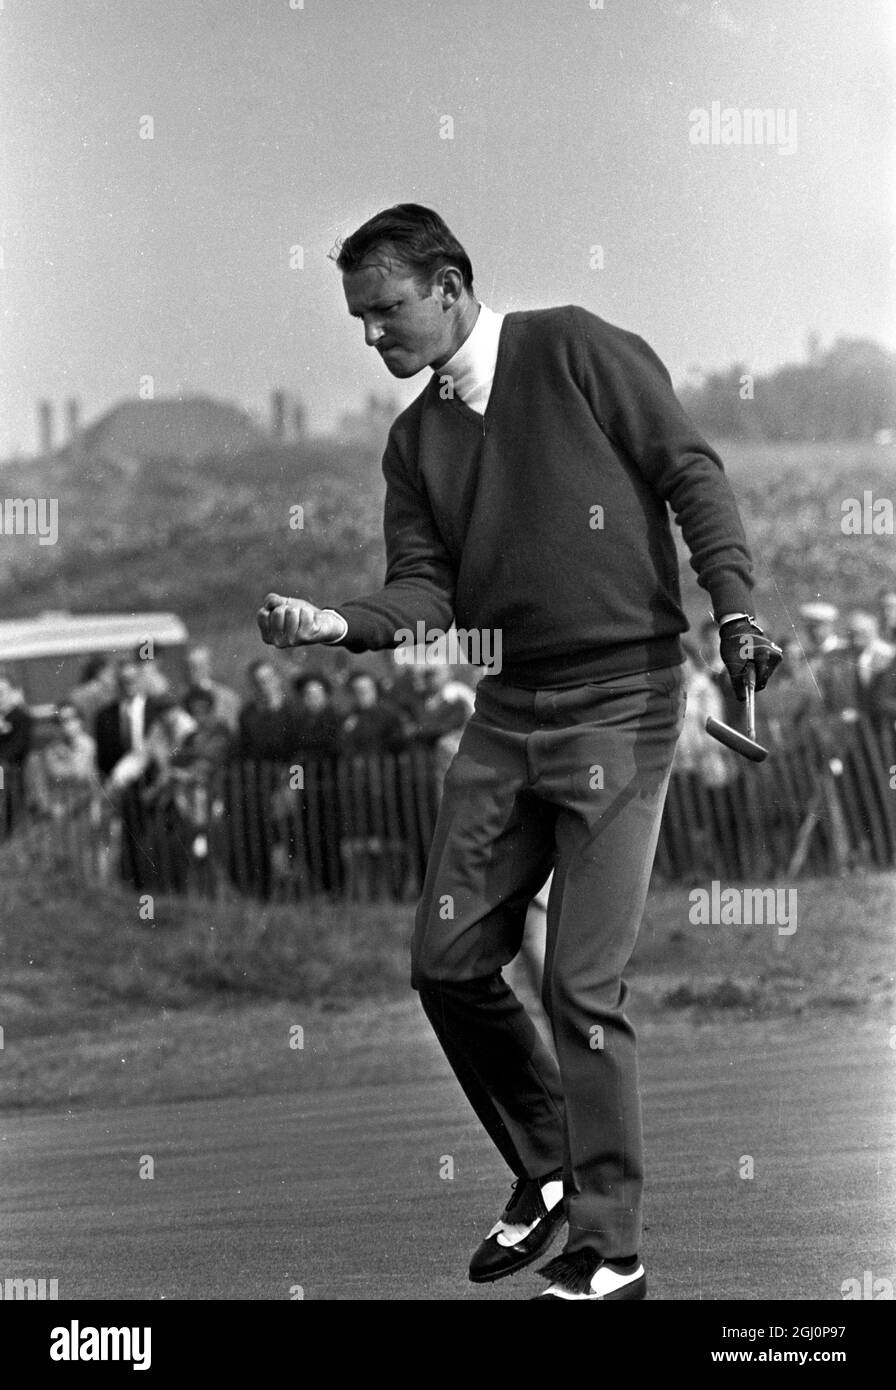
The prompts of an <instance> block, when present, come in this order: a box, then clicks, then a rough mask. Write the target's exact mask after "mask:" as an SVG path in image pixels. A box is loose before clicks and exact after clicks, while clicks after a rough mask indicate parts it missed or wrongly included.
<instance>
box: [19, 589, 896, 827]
mask: <svg viewBox="0 0 896 1390" xmlns="http://www.w3.org/2000/svg"><path fill="white" fill-rule="evenodd" d="M799 620H800V622H799V628H798V630H796V631H790V632H788V633H787V634H783V635H781V636H779V637H778V641H779V643H780V645H781V646H783V648H784V650H785V658H786V659H785V661H784V663H783V665H782V666H781V668H780V670H779V671H778V672H777V674H776V677H775V680H774V681H773V682H771V684H770V686H769V688H768V690H767V691H765V692H763V694H762V696H761V698H760V699H759V700H758V701H757V710H756V715H757V737H758V738H759V740H760V741H761V742H764V743H767V744H768V745H769V746H771V747H772V748H774V747H776V746H783V745H784V744H785V743H786V742H787V741H788V739H789V738H790V736H791V734H792V732H793V731H794V730H799V729H801V728H803V727H804V726H805V724H806V723H807V721H812V722H814V723H815V724H816V725H819V726H824V728H825V730H826V738H827V740H828V746H829V748H831V749H832V750H833V751H836V744H837V740H838V738H841V739H842V738H844V737H845V732H844V731H845V728H846V726H848V725H850V724H854V723H855V722H857V721H858V720H859V719H861V718H862V717H866V718H867V719H869V720H871V721H872V722H873V723H875V724H881V723H883V724H886V725H888V726H889V728H890V729H891V730H892V729H893V728H894V727H896V586H893V587H886V588H884V589H882V590H881V592H880V593H879V594H878V598H877V611H876V612H872V611H870V610H865V609H857V610H854V611H851V612H848V613H847V614H845V616H843V617H842V618H841V615H840V613H839V612H838V610H837V608H836V607H835V606H834V605H833V604H831V603H829V602H826V601H824V600H822V599H818V600H816V601H814V602H811V603H807V604H805V605H803V607H802V608H801V609H800V610H799ZM684 647H685V654H686V679H687V690H688V702H687V713H686V717H685V723H684V728H683V730H682V735H681V738H680V741H679V745H678V750H677V754H676V761H675V770H676V772H677V773H679V774H680V775H681V776H682V777H683V778H684V779H688V778H691V779H698V780H699V781H700V782H701V783H702V784H703V785H705V786H706V787H708V788H711V789H713V788H715V789H719V788H724V787H725V786H726V785H727V784H728V783H730V782H731V781H733V780H734V779H735V778H736V776H737V775H738V772H739V770H740V769H739V766H738V762H739V760H738V759H737V757H736V756H735V755H734V754H732V753H731V752H730V751H729V750H727V749H725V748H723V747H722V746H721V745H720V744H718V743H717V742H716V741H714V740H712V739H710V738H708V737H707V736H706V733H705V723H706V719H707V717H708V716H710V715H712V716H713V717H715V718H717V719H721V720H722V721H723V722H725V723H728V724H732V725H734V726H736V727H742V721H743V706H742V705H740V704H739V703H738V702H737V701H736V699H735V698H734V695H733V692H732V690H731V685H730V682H729V680H728V678H727V675H726V673H725V670H724V667H723V665H722V662H721V658H720V656H719V648H718V633H717V629H716V626H715V623H714V622H713V621H712V620H711V619H710V620H708V621H707V622H706V623H705V624H704V625H703V626H702V627H701V628H700V629H699V630H698V631H697V632H696V633H695V634H689V635H688V636H687V637H686V638H685V639H684ZM246 677H247V696H246V698H245V699H241V698H240V697H239V696H238V695H237V693H236V692H235V691H234V690H232V689H230V688H229V687H228V686H227V685H224V684H222V683H221V682H219V681H218V680H216V679H215V676H214V674H213V663H212V657H211V653H210V651H209V648H208V647H207V646H203V645H200V646H194V647H192V648H191V649H190V650H189V651H188V652H187V656H186V679H185V680H184V681H183V682H182V683H181V685H180V687H179V688H176V687H175V685H174V683H173V681H172V680H171V678H170V677H169V676H168V675H166V672H165V663H164V659H163V658H162V659H160V658H159V654H158V653H157V654H156V659H155V660H149V661H147V660H141V659H140V655H139V654H135V655H134V656H133V657H132V658H128V659H118V660H116V661H111V660H109V659H104V658H103V657H92V658H91V659H90V660H89V661H88V663H87V664H86V666H85V668H84V670H83V672H82V673H81V679H80V681H79V683H78V684H77V686H76V687H75V688H74V689H73V690H71V692H70V694H69V696H68V698H67V699H66V700H65V701H63V703H62V704H61V705H60V706H59V707H58V709H57V710H56V714H55V719H54V724H53V728H52V730H51V731H50V734H49V736H47V735H46V734H44V736H43V737H42V738H41V739H40V740H39V741H38V743H37V745H35V741H34V739H33V737H32V720H31V716H30V713H29V711H28V709H27V708H26V706H25V702H24V700H23V698H22V695H21V692H20V691H18V690H17V689H16V687H15V685H14V683H13V682H12V681H11V679H10V678H9V677H8V676H7V675H5V674H4V673H3V672H2V670H0V770H2V769H5V770H6V773H7V775H8V776H10V775H11V776H13V777H15V776H17V775H18V776H19V778H20V781H21V782H22V784H23V786H24V788H25V800H26V804H27V805H28V806H29V807H30V809H31V811H32V812H33V813H35V814H37V815H38V816H41V817H49V818H53V817H55V818H57V819H58V818H64V817H66V816H68V815H69V814H70V813H71V809H72V806H73V805H74V804H77V803H78V802H79V800H80V802H81V804H83V805H85V806H88V805H89V806H91V807H92V811H91V814H92V815H93V816H94V817H95V818H99V817H101V816H102V815H103V814H105V813H112V814H114V813H116V812H120V808H121V805H122V802H123V800H124V799H125V798H126V797H127V796H128V795H131V796H133V795H137V796H139V798H140V800H141V802H142V803H143V804H144V805H145V806H147V807H156V808H161V809H162V810H163V811H164V813H165V814H170V815H173V816H178V815H179V816H180V817H181V819H182V820H184V821H186V822H193V823H198V822H200V821H201V820H202V816H203V814H207V806H206V809H205V811H203V806H204V805H205V803H202V801H201V796H202V794H203V793H204V792H205V793H207V792H208V789H209V788H210V787H211V786H212V784H213V783H214V780H215V774H216V772H217V771H218V770H219V769H222V768H224V767H226V766H228V765H232V764H234V763H241V764H244V765H245V764H281V765H283V764H285V765H288V766H294V765H296V764H299V765H302V764H304V763H306V762H308V761H309V760H312V761H316V762H320V761H321V760H326V759H328V758H334V757H335V756H336V755H337V754H338V755H341V757H342V758H343V759H346V758H348V759H350V760H351V759H352V758H354V759H358V758H365V757H367V756H369V755H371V754H376V753H380V752H383V753H400V752H401V751H403V750H407V749H412V748H422V749H425V750H426V751H427V753H428V754H429V766H430V768H431V772H432V777H433V779H434V785H435V795H436V800H437V798H438V794H439V792H440V789H441V783H442V780H443V779H444V774H445V771H446V770H447V767H448V765H449V763H450V761H451V758H452V757H453V755H454V753H455V752H456V750H457V746H458V743H459V741H460V737H461V733H462V732H463V728H464V726H465V724H466V722H467V719H468V718H469V716H470V714H471V712H472V709H473V704H474V693H473V689H472V685H473V683H474V680H475V677H474V678H473V679H472V680H471V681H469V682H467V681H463V680H460V679H458V678H456V676H455V675H454V673H453V672H452V670H451V668H447V667H442V666H434V665H428V664H426V663H425V662H424V661H418V662H414V663H413V664H410V665H407V666H405V667H403V668H399V667H397V666H396V667H395V668H394V671H393V673H392V676H391V679H390V678H385V679H383V678H378V677H377V676H375V675H374V674H373V673H372V672H371V671H370V670H367V669H363V668H360V669H359V668H356V669H355V670H353V671H352V672H351V673H350V674H349V675H348V676H347V678H345V679H337V678H336V677H333V676H330V675H328V674H325V673H324V672H322V671H318V670H313V669H312V670H309V669H302V670H301V671H300V672H299V673H298V674H296V675H294V676H292V678H290V677H289V675H288V673H287V671H286V669H285V667H284V666H283V665H281V664H278V662H277V661H276V660H275V659H271V658H269V657H265V656H262V657H259V658H258V659H257V660H255V661H253V662H252V663H251V665H250V666H249V668H248V670H247V672H246ZM838 731H839V733H838ZM197 797H198V798H200V799H199V802H198V803H197ZM13 805H14V801H13V799H12V798H9V797H6V798H4V799H3V809H2V810H0V833H2V832H3V831H4V830H5V831H6V832H7V833H8V832H9V830H10V829H11V828H12V824H11V817H12V815H13ZM375 809H376V808H373V809H372V814H373V812H375Z"/></svg>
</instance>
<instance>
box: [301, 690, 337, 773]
mask: <svg viewBox="0 0 896 1390" xmlns="http://www.w3.org/2000/svg"><path fill="white" fill-rule="evenodd" d="M293 690H294V691H295V697H296V702H297V705H298V734H297V742H296V745H295V751H296V753H298V754H311V755H312V756H318V757H323V756H326V755H329V754H333V753H335V752H336V750H337V746H338V743H339V729H340V723H341V720H340V717H339V715H338V714H337V712H336V710H335V709H334V708H333V686H332V684H331V683H330V681H329V680H328V679H327V677H326V676H324V675H321V674H320V673H319V672H317V671H307V672H304V673H303V674H302V675H300V676H296V678H295V680H294V681H293Z"/></svg>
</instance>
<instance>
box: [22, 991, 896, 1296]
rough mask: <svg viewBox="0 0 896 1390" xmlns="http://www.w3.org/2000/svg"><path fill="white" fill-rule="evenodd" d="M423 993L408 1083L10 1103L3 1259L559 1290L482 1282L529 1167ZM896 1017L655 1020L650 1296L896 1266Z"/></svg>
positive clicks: (92, 1276) (184, 1280) (280, 1280)
mask: <svg viewBox="0 0 896 1390" xmlns="http://www.w3.org/2000/svg"><path fill="white" fill-rule="evenodd" d="M407 1009H408V1018H407V1020H406V1030H405V1029H403V1030H402V1033H403V1034H404V1036H403V1038H402V1041H401V1042H400V1043H397V1044H395V1048H396V1052H397V1053H398V1052H400V1053H401V1054H402V1055H401V1056H398V1055H396V1057H395V1068H394V1070H395V1072H396V1073H397V1074H398V1075H400V1076H401V1079H400V1080H387V1079H383V1080H380V1081H379V1082H378V1083H376V1084H366V1085H340V1084H339V1082H338V1080H336V1079H334V1078H333V1077H332V1076H330V1077H329V1078H328V1081H327V1084H325V1085H322V1086H316V1087H315V1086H314V1085H309V1086H308V1087H307V1088H302V1089H299V1088H298V1087H297V1089H296V1091H295V1092H294V1093H289V1092H283V1093H281V1094H278V1095H268V1096H251V1097H249V1096H246V1097H240V1096H228V1097H224V1098H220V1099H216V1100H205V1101H193V1102H184V1103H181V1104H156V1105H151V1106H144V1107H140V1106H138V1107H131V1108H129V1109H127V1110H121V1109H91V1110H84V1111H81V1112H79V1113H76V1114H70V1115H68V1116H62V1115H60V1114H58V1113H56V1114H53V1115H43V1114H39V1113H32V1114H31V1115H28V1116H7V1117H6V1118H5V1120H3V1121H2V1122H0V1163H2V1172H3V1195H2V1224H3V1230H4V1241H3V1253H2V1259H0V1279H3V1278H11V1277H20V1278H21V1277H35V1278H39V1277H43V1278H46V1279H51V1278H56V1279H58V1287H59V1297H60V1299H75V1300H80V1299H93V1298H99V1299H121V1298H137V1299H148V1300H158V1299H238V1300H255V1299H273V1300H277V1299H290V1298H296V1299H298V1298H299V1297H301V1298H303V1299H304V1300H306V1301H311V1300H316V1299H331V1300H332V1299H362V1300H396V1299H397V1300H407V1299H422V1300H446V1299H448V1300H451V1299H470V1300H481V1299H515V1298H526V1297H528V1296H530V1295H531V1294H534V1293H536V1292H537V1291H538V1290H539V1289H540V1288H541V1287H542V1283H541V1280H539V1279H538V1278H537V1276H536V1275H535V1274H534V1273H533V1272H532V1271H531V1270H528V1271H524V1272H523V1273H521V1274H520V1275H517V1276H516V1277H515V1278H512V1279H509V1280H504V1281H503V1282H501V1283H498V1284H495V1285H492V1286H480V1287H474V1286H473V1285H471V1284H469V1283H468V1282H467V1280H466V1266H467V1262H468V1260H469V1257H470V1254H471V1252H472V1250H473V1249H474V1248H475V1245H476V1244H477V1242H478V1240H479V1238H480V1236H481V1235H482V1234H484V1232H485V1231H486V1230H487V1229H488V1228H489V1227H490V1225H491V1224H492V1222H493V1220H494V1218H495V1216H496V1215H497V1212H498V1210H499V1209H500V1207H501V1206H502V1205H503V1201H504V1199H505V1197H506V1193H507V1190H508V1178H507V1175H506V1173H505V1172H504V1171H503V1170H502V1165H501V1163H500V1160H498V1159H497V1158H496V1156H495V1155H494V1153H493V1152H492V1150H491V1147H490V1145H489V1143H488V1141H487V1139H486V1138H485V1136H484V1135H483V1134H482V1132H481V1130H480V1129H479V1127H478V1125H477V1124H476V1122H475V1120H474V1119H473V1116H472V1114H471V1113H470V1111H469V1108H468V1107H467V1104H466V1102H465V1100H464V1098H463V1096H462V1095H461V1093H460V1091H459V1089H458V1087H457V1085H456V1083H455V1082H454V1081H453V1080H452V1079H451V1078H450V1077H449V1076H448V1075H447V1073H446V1069H445V1064H444V1061H443V1059H442V1058H441V1056H440V1055H439V1053H438V1051H437V1049H436V1046H435V1044H434V1043H433V1042H432V1040H431V1039H430V1038H429V1037H428V1035H427V1032H426V1028H425V1024H424V1022H423V1021H422V1020H417V1018H416V1004H415V1003H414V1002H409V1003H408V1005H407ZM408 1035H410V1036H408ZM888 1037H889V1034H888V1029H887V1027H886V1025H885V1023H884V1022H883V1021H882V1020H864V1021H860V1022H857V1021H856V1020H855V1018H854V1017H853V1016H852V1015H844V1014H840V1015H838V1014H837V1013H836V1012H833V1011H832V1012H831V1014H830V1015H829V1017H828V1018H827V1019H821V1018H815V1019H813V1020H811V1022H804V1021H799V1020H795V1019H793V1018H786V1019H778V1020H767V1021H765V1022H763V1023H746V1022H740V1023H735V1022H725V1023H718V1022H714V1023H707V1024H705V1025H702V1026H696V1027H695V1026H693V1025H692V1024H690V1023H683V1022H682V1021H681V1020H674V1021H671V1020H663V1021H660V1022H657V1023H652V1024H649V1025H648V1026H647V1027H646V1028H645V1029H644V1031H643V1034H642V1048H641V1053H642V1083H643V1101H644V1113H645V1126H646V1140H647V1154H648V1188H647V1204H646V1223H647V1228H648V1229H647V1231H646V1234H645V1240H644V1246H643V1258H644V1260H645V1264H646V1267H647V1271H648V1297H650V1298H653V1299H673V1300H677V1299H684V1300H713V1299H749V1300H752V1299H773V1300H795V1299H821V1300H834V1301H837V1300H840V1299H841V1298H842V1293H841V1289H842V1286H843V1284H844V1282H845V1281H847V1280H850V1279H857V1280H859V1281H860V1282H861V1281H862V1279H863V1275H864V1272H865V1271H869V1270H870V1271H871V1272H872V1275H873V1277H874V1278H875V1279H879V1278H884V1279H889V1280H890V1281H891V1282H892V1281H893V1280H894V1274H896V1271H894V1266H893V1254H892V1252H893V1249H894V1244H896V1221H894V1188H893V1171H894V1158H896V1142H894V1139H896V1136H894V1123H893V1105H892V1095H893V1082H894V1065H896V1053H894V1051H893V1049H891V1048H890V1047H889V1046H888ZM409 1048H412V1049H413V1054H414V1056H413V1060H411V1059H410V1058H409V1056H408V1055H407V1054H408V1049H409ZM308 1060H309V1062H310V1064H311V1065H312V1066H313V1058H309V1059H308ZM379 1064H380V1065H379V1067H378V1072H379V1075H380V1076H385V1075H386V1074H387V1073H388V1072H389V1071H390V1070H391V1069H392V1068H391V1067H390V1059H389V1057H388V1056H385V1057H383V1056H381V1057H380V1058H379ZM311 1080H312V1078H310V1077H309V1078H308V1081H309V1082H311ZM147 1157H151V1158H152V1160H153V1171H154V1176H153V1177H152V1178H151V1179H149V1178H144V1179H141V1178H140V1176H139V1172H140V1166H141V1161H142V1162H143V1164H144V1168H145V1167H146V1163H145V1160H146V1158H147ZM747 1158H749V1159H752V1170H751V1171H752V1173H753V1176H752V1177H747V1176H741V1175H740V1174H741V1173H746V1172H747V1171H750V1165H749V1164H747V1163H746V1162H745V1160H746V1159H747ZM446 1160H450V1163H449V1162H447V1161H446ZM452 1169H453V1177H449V1176H441V1175H442V1174H447V1173H448V1172H450V1171H452ZM556 1248H557V1249H559V1248H560V1245H559V1243H558V1245H557V1247H556Z"/></svg>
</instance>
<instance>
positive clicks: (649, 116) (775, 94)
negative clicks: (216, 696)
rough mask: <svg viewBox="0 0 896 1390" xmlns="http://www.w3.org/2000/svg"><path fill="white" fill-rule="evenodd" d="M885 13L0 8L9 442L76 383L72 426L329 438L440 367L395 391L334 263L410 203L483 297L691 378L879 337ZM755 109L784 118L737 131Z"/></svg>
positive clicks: (135, 2) (0, 278)
mask: <svg viewBox="0 0 896 1390" xmlns="http://www.w3.org/2000/svg"><path fill="white" fill-rule="evenodd" d="M894 13H896V11H894V7H893V6H892V4H890V3H887V0H880V2H878V0H850V3H849V4H844V3H843V0H602V3H601V0H79V3H77V4H71V3H67V0H0V248H2V263H0V265H2V268H0V296H2V299H0V304H2V342H0V457H5V456H8V455H9V454H10V453H12V452H13V451H16V450H20V451H22V452H24V453H26V454H27V453H30V452H32V451H33V450H34V449H35V448H36V443H37V438H36V424H35V406H36V402H37V400H38V398H40V397H46V398H47V399H49V400H51V401H52V402H53V403H54V408H55V410H56V416H57V428H59V427H60V423H61V417H62V410H63V402H64V400H65V399H66V398H67V397H69V396H75V397H77V398H78V399H79V400H80V402H81V408H82V419H83V420H85V421H90V420H92V419H94V418H96V417H97V416H98V415H99V414H101V413H102V412H103V411H105V410H106V409H108V408H109V407H110V406H112V405H113V404H114V403H116V402H117V401H118V400H120V399H122V398H125V397H133V396H136V394H137V392H138V389H139V386H140V382H141V379H143V378H146V377H151V378H152V381H153V390H154V392H155V395H156V396H172V395H174V396H176V395H180V394H189V393H191V392H194V391H195V392H204V393H209V394H211V395H215V396H218V397H220V398H222V399H225V400H230V401H234V402H237V403H239V404H242V405H245V406H246V407H247V408H251V409H252V410H253V411H256V412H258V413H259V414H260V415H261V416H263V417H265V418H266V416H267V402H268V398H269V393H270V391H271V389H272V388H274V387H277V388H281V389H284V390H287V391H290V392H292V393H294V394H295V395H297V396H298V397H299V398H300V399H301V400H302V402H303V403H304V405H305V407H306V410H307V413H308V422H309V425H310V426H311V428H312V429H314V430H325V429H328V428H330V427H331V426H332V425H333V424H334V422H335V421H336V420H337V419H338V417H339V415H340V414H341V413H342V412H343V411H344V410H346V409H353V408H355V407H356V406H357V405H358V403H359V402H360V400H361V399H362V398H363V397H364V396H366V395H367V394H368V393H369V392H371V391H376V392H379V393H381V394H389V395H392V396H394V398H395V400H396V403H397V405H398V406H403V405H404V404H406V403H407V402H408V401H410V400H411V399H412V398H413V397H414V396H415V395H416V394H417V393H418V392H419V391H420V390H421V389H422V388H423V386H424V385H425V381H426V376H425V374H424V375H421V376H419V377H417V378H414V379H413V380H411V381H410V382H405V383H399V382H396V381H394V380H393V379H392V378H391V377H390V376H389V375H388V372H387V371H386V369H385V368H384V366H383V363H382V362H381V361H380V359H379V358H378V357H377V356H376V354H375V353H374V352H373V351H372V350H371V349H370V348H366V347H365V346H364V343H363V336H362V332H363V330H362V328H361V326H360V324H359V323H357V322H356V321H354V320H352V319H350V318H349V317H348V315H347V311H346V306H345V301H344V298H343V294H342V288H341V282H340V276H339V273H338V271H337V270H336V268H335V266H334V265H333V263H332V261H331V260H330V259H329V258H328V252H329V251H330V250H331V248H332V246H333V244H334V242H335V240H336V238H337V237H338V236H344V235H347V234H348V233H350V232H351V231H352V230H354V228H355V227H357V226H358V225H359V224H360V223H361V222H362V221H364V220H365V219H366V218H367V217H369V216H370V215H372V214H373V213H374V212H376V211H378V210H379V209H380V208H383V207H386V206H388V205H390V204H392V203H395V202H403V201H409V202H421V203H425V204H427V205H429V206H431V207H434V208H436V209H437V210H438V211H439V212H441V214H442V216H443V217H444V218H445V219H446V221H447V222H448V224H449V226H450V227H451V228H452V230H453V231H454V233H455V234H456V235H457V237H458V238H459V240H460V241H461V242H462V243H463V244H464V246H465V247H466V249H467V251H468V253H469V255H470V257H471V259H472V262H473V268H474V272H475V289H476V294H477V296H478V297H479V298H480V299H481V300H483V301H484V302H485V303H487V304H489V305H490V306H491V307H492V308H494V309H497V310H504V311H507V310H512V309H519V308H526V307H542V306H548V305H556V304H566V303H578V304H582V305H584V306H585V307H587V308H589V309H591V310H592V311H593V312H595V313H597V314H600V315H601V317H603V318H605V319H608V320H610V321H611V322H613V323H617V324H621V325H622V326H623V327H626V328H629V329H631V330H633V331H635V332H637V333H639V334H640V335H641V336H642V337H644V338H646V339H647V341H648V342H649V343H650V344H651V345H652V346H653V347H654V348H655V349H656V351H657V352H658V353H659V354H660V356H661V357H662V358H663V360H664V361H665V362H666V365H667V366H668V368H669V370H670V372H671V373H672V376H673V379H674V380H675V381H676V383H680V382H682V381H683V380H684V379H685V377H686V376H687V375H688V374H689V373H691V372H692V371H693V370H694V369H704V370H710V369H714V368H722V367H725V366H727V365H729V364H730V363H731V362H734V361H737V362H744V363H746V364H747V365H748V367H749V369H750V370H752V371H755V372H762V371H767V370H768V369H770V368H772V367H774V366H775V365H777V364H779V363H781V362H783V361H787V360H794V359H799V358H802V357H803V356H804V351H805V344H806V339H807V335H808V334H809V333H810V332H812V331H817V332H818V333H820V335H821V339H822V343H823V345H828V344H829V343H830V342H832V341H833V339H834V338H835V337H837V336H839V335H848V336H865V337H871V338H874V339H876V340H878V341H880V342H882V343H885V344H887V345H888V346H890V347H896V315H894V294H893V278H894V277H893V271H894V268H896V254H894V241H896V209H894V190H896V170H894V150H896V138H894V137H896V129H894V127H896V121H894V110H893V106H894V67H896V63H894V54H896V39H894V22H893V15H894ZM714 103H717V104H718V105H717V106H716V112H717V113H721V112H724V111H725V110H726V109H727V110H728V111H729V113H732V112H733V114H729V115H728V116H727V117H726V118H725V121H726V125H725V140H724V142H723V141H722V135H721V130H722V125H721V121H722V117H721V114H719V115H718V116H717V120H716V124H715V127H714V128H713V126H712V113H713V104H714ZM756 109H762V110H766V109H768V110H772V111H774V112H775V113H776V123H775V128H774V130H773V131H769V132H768V135H767V138H766V139H765V140H764V142H763V143H761V144H760V143H757V142H755V141H754V142H753V143H749V144H748V143H747V142H746V141H745V140H744V138H743V129H742V128H741V131H740V138H738V128H737V127H738V122H739V121H740V120H741V116H742V113H743V112H744V111H750V110H756ZM701 112H702V113H706V115H705V117H703V116H701V115H699V114H695V113H701ZM146 117H151V118H152V138H151V139H148V138H141V132H142V133H143V134H144V135H145V134H147V133H148V129H149V127H148V123H147V122H146V120H145V118H146ZM704 120H705V123H706V129H707V130H708V131H709V137H708V142H707V143H697V137H698V136H699V135H700V133H701V129H702V125H703V122H704ZM294 247H301V252H300V253H295V252H293V251H291V248H294Z"/></svg>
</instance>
